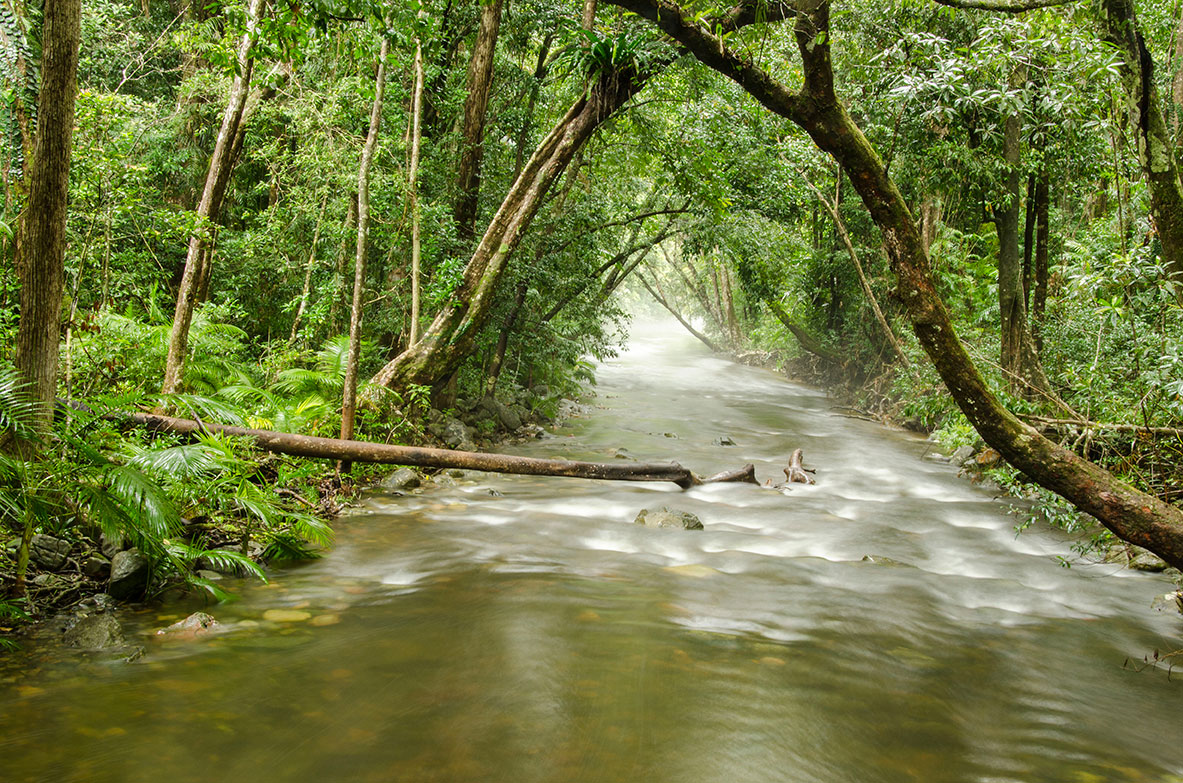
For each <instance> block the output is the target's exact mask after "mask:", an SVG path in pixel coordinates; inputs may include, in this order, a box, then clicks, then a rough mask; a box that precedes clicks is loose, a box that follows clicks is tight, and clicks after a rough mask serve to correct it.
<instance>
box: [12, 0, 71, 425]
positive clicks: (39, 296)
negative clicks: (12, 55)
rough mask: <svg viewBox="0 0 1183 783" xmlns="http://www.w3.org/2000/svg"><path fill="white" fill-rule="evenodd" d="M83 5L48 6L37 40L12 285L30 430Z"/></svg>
mask: <svg viewBox="0 0 1183 783" xmlns="http://www.w3.org/2000/svg"><path fill="white" fill-rule="evenodd" d="M81 20H82V5H81V2H80V0H54V1H53V2H50V3H46V4H45V9H44V17H43V20H42V25H43V27H42V34H41V95H40V100H39V106H38V122H37V137H36V141H35V143H34V147H33V159H32V163H31V166H30V170H29V178H28V182H29V197H28V202H27V203H26V205H25V211H24V214H23V215H22V216H21V221H20V225H19V226H18V229H17V231H18V234H17V242H16V267H17V280H18V283H19V285H20V313H21V314H20V323H19V325H18V327H17V335H16V356H15V359H16V369H17V371H18V372H19V373H20V375H21V377H22V378H23V379H24V380H25V381H26V382H27V383H29V384H30V386H31V389H30V392H31V394H32V395H33V397H34V399H36V400H37V401H38V403H39V411H38V414H37V418H36V422H35V429H36V431H38V432H40V433H42V434H44V433H47V432H48V431H49V427H50V425H51V423H52V421H53V399H54V395H55V392H56V391H57V370H58V351H59V342H60V340H61V311H62V291H63V289H64V287H65V266H64V257H65V248H66V209H67V200H68V196H69V184H70V144H71V140H72V138H73V133H74V103H75V98H76V97H77V92H78V86H77V75H78V48H79V44H80V41H81V35H82V32H81V28H82V21H81Z"/></svg>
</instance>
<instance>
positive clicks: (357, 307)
mask: <svg viewBox="0 0 1183 783" xmlns="http://www.w3.org/2000/svg"><path fill="white" fill-rule="evenodd" d="M389 52H390V39H389V38H387V37H386V35H385V34H383V36H382V46H381V48H380V49H379V51H378V75H377V76H376V77H375V79H374V105H373V107H372V108H371V110H370V129H369V132H368V133H367V134H366V143H365V146H364V147H363V148H362V152H361V162H360V163H359V164H358V167H357V253H356V255H355V256H354V260H353V308H352V310H351V311H350V317H349V356H348V358H347V359H346V362H345V389H344V392H343V398H342V401H341V439H342V440H349V439H351V438H352V437H353V426H354V420H355V418H356V415H357V366H358V362H359V360H360V357H361V320H362V304H363V299H364V297H365V291H366V251H367V249H368V245H369V239H370V165H371V164H372V163H373V160H374V150H375V149H376V148H377V146H378V132H379V131H380V130H381V129H382V95H383V93H384V92H385V89H386V56H387V54H389ZM349 467H350V463H349V462H348V461H346V460H343V461H342V463H341V466H340V469H341V471H342V472H343V473H348V472H349Z"/></svg>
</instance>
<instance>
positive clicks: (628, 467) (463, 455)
mask: <svg viewBox="0 0 1183 783" xmlns="http://www.w3.org/2000/svg"><path fill="white" fill-rule="evenodd" d="M127 420H129V421H132V422H134V423H136V424H138V425H140V426H143V427H148V428H150V429H154V430H159V431H161V432H171V433H175V434H180V435H192V434H195V433H201V432H216V433H221V434H224V435H230V436H233V437H245V438H251V439H252V440H254V442H255V445H256V446H257V447H258V448H260V449H262V450H264V451H270V452H274V453H277V454H289V455H292V456H296V457H319V458H322V459H332V460H348V461H350V462H371V463H376V464H383V465H416V466H419V467H431V468H461V469H464V470H483V471H488V472H490V473H516V474H522V475H528V476H569V477H574V478H589V479H606V480H611V481H672V482H674V483H675V484H677V485H678V486H679V487H681V488H682V489H688V488H690V487H693V486H697V485H699V484H710V483H717V482H724V481H736V482H745V483H749V484H759V482H758V481H757V480H756V469H755V467H754V466H753V465H745V466H743V467H742V468H738V469H736V470H730V471H725V472H723V473H717V474H715V475H713V476H710V477H708V478H701V477H699V476H697V475H695V474H694V473H693V472H692V471H691V470H690V469H689V468H685V467H682V466H681V465H679V464H678V463H676V462H665V463H663V462H632V463H622V462H576V461H574V460H565V459H537V458H534V457H518V456H515V455H512V454H480V453H477V452H473V451H452V450H451V449H429V448H421V447H417V446H392V445H389V444H385V443H366V442H364V441H357V440H338V439H336V438H316V437H312V436H310V435H293V434H291V433H287V432H274V431H272V430H255V429H249V428H246V427H232V426H228V425H225V424H211V423H208V422H201V421H194V420H192V419H177V418H173V417H172V416H160V415H156V414H151V413H130V414H127ZM799 452H800V449H798V450H797V453H799Z"/></svg>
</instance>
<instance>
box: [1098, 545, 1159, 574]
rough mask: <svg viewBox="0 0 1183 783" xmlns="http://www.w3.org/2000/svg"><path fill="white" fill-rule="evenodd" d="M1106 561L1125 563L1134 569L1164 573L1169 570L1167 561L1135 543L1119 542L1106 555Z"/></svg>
mask: <svg viewBox="0 0 1183 783" xmlns="http://www.w3.org/2000/svg"><path fill="white" fill-rule="evenodd" d="M1105 562H1106V563H1123V564H1125V567H1126V568H1130V569H1133V570H1134V571H1149V572H1150V573H1154V574H1157V573H1162V572H1163V571H1166V570H1167V567H1168V566H1167V563H1166V561H1165V560H1163V559H1162V558H1161V557H1159V556H1158V555H1156V554H1154V553H1153V552H1151V551H1149V550H1146V549H1143V548H1142V547H1140V546H1134V545H1133V544H1117V545H1116V546H1114V547H1113V548H1112V549H1110V550H1109V553H1108V554H1107V555H1106V556H1105Z"/></svg>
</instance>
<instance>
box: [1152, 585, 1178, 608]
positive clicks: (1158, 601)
mask: <svg viewBox="0 0 1183 783" xmlns="http://www.w3.org/2000/svg"><path fill="white" fill-rule="evenodd" d="M1150 608H1151V609H1156V610H1158V611H1160V612H1179V613H1180V614H1183V591H1179V590H1176V591H1175V592H1173V593H1163V594H1162V595H1156V596H1155V597H1154V600H1153V601H1151V602H1150Z"/></svg>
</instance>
